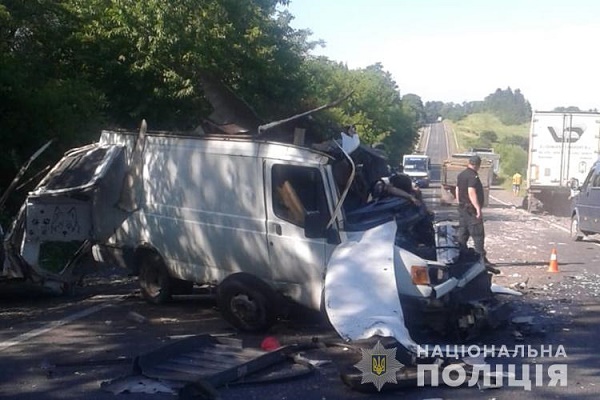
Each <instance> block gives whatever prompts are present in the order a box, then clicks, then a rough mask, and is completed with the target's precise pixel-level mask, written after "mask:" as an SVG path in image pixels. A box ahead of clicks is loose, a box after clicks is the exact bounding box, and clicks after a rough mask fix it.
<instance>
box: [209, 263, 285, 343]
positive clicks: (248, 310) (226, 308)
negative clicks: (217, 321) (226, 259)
mask: <svg viewBox="0 0 600 400" xmlns="http://www.w3.org/2000/svg"><path fill="white" fill-rule="evenodd" d="M277 304H278V301H277V294H276V293H275V291H274V290H273V289H272V288H271V287H270V286H269V285H267V284H266V283H265V282H263V281H262V280H261V279H259V278H257V277H255V276H253V275H250V274H245V273H237V274H233V275H230V276H228V277H227V278H225V279H224V280H223V282H221V284H220V285H219V286H218V287H217V305H218V307H219V309H220V311H221V314H222V315H223V318H224V319H225V320H226V321H227V322H229V323H230V324H231V325H233V326H234V327H235V328H236V329H239V330H240V331H244V332H262V331H266V330H267V329H269V328H270V327H271V326H272V325H273V324H274V323H275V321H276V320H277V315H278V309H277Z"/></svg>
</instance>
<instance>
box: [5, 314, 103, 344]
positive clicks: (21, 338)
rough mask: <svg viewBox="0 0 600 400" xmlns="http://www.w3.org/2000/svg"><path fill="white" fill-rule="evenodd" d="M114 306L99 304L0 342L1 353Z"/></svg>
mask: <svg viewBox="0 0 600 400" xmlns="http://www.w3.org/2000/svg"><path fill="white" fill-rule="evenodd" d="M112 305H113V303H103V304H98V305H95V306H93V307H90V308H88V309H85V310H82V311H79V312H76V313H75V314H71V315H69V316H67V317H65V318H63V319H60V320H58V321H52V322H49V323H47V324H45V325H44V326H42V327H41V328H37V329H33V330H31V331H29V332H25V333H23V334H21V335H19V336H17V337H15V338H13V339H10V340H6V341H4V342H0V351H4V350H6V349H8V348H9V347H13V346H16V345H19V344H21V343H23V342H25V341H27V340H29V339H31V338H34V337H36V336H40V335H43V334H44V333H48V332H50V331H51V330H53V329H56V328H58V327H61V326H63V325H66V324H68V323H70V322H73V321H76V320H78V319H81V318H85V317H87V316H88V315H92V314H94V313H96V312H98V311H100V310H103V309H105V308H107V307H110V306H112Z"/></svg>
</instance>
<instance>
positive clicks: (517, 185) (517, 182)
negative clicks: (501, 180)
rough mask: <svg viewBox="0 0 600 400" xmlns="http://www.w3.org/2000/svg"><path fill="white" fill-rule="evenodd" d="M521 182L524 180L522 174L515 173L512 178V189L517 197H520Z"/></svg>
mask: <svg viewBox="0 0 600 400" xmlns="http://www.w3.org/2000/svg"><path fill="white" fill-rule="evenodd" d="M521 180H522V176H521V174H520V173H518V172H515V174H514V175H513V176H512V189H513V194H514V195H515V196H518V195H519V193H520V192H521Z"/></svg>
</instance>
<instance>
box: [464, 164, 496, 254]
mask: <svg viewBox="0 0 600 400" xmlns="http://www.w3.org/2000/svg"><path fill="white" fill-rule="evenodd" d="M479 167H481V158H480V157H479V156H477V155H474V156H471V157H470V158H469V164H468V165H467V168H465V170H464V171H462V172H461V173H460V174H458V177H457V178H456V199H457V201H458V216H459V227H458V235H457V236H458V243H459V245H460V246H461V247H462V248H466V247H467V241H468V240H469V237H472V238H473V243H474V247H475V251H476V252H477V253H479V254H480V255H481V256H482V257H483V258H484V261H485V263H486V265H490V266H491V265H492V264H491V263H490V262H489V261H488V259H487V257H486V256H485V249H484V241H485V230H484V229H483V213H482V211H481V210H482V208H483V200H484V198H483V185H482V184H481V181H480V180H479V174H478V173H477V171H479Z"/></svg>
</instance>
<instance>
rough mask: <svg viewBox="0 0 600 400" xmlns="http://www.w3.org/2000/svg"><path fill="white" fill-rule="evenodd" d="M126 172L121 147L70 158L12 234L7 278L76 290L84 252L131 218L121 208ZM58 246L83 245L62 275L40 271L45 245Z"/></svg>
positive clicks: (92, 148) (80, 151) (45, 182)
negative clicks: (75, 272)
mask: <svg viewBox="0 0 600 400" xmlns="http://www.w3.org/2000/svg"><path fill="white" fill-rule="evenodd" d="M126 171H127V162H126V159H125V151H124V149H123V148H122V147H120V146H100V145H97V144H92V145H88V146H84V147H80V148H77V149H73V150H70V151H69V152H67V153H66V154H65V155H64V157H63V158H62V159H61V160H60V161H59V162H58V163H57V164H56V165H55V166H54V167H53V168H52V169H51V170H50V172H49V173H48V174H47V175H46V176H45V177H44V178H43V179H42V181H41V182H40V183H39V184H38V185H37V187H36V188H35V189H34V190H33V191H32V192H30V193H29V195H28V197H27V199H26V202H25V203H24V205H23V206H22V207H21V210H20V211H19V213H18V215H17V217H16V218H15V220H14V221H13V224H12V226H11V229H10V230H9V231H8V232H7V234H6V237H5V238H4V243H3V245H4V250H5V253H6V259H5V261H4V264H3V269H2V278H6V279H27V280H29V281H31V282H34V283H41V284H43V285H45V286H48V287H51V288H54V289H58V290H64V289H65V288H67V287H70V284H71V283H72V282H71V281H72V280H73V279H75V276H74V275H73V274H72V272H73V268H75V266H76V261H77V260H79V259H80V258H81V257H82V252H83V251H84V250H85V251H87V250H89V248H90V246H91V242H93V241H102V240H105V239H106V238H108V237H109V236H110V235H111V234H112V233H113V232H114V229H115V228H116V227H117V226H118V225H120V224H121V223H122V221H123V220H124V219H125V217H126V216H127V213H126V212H124V211H122V210H119V209H117V208H116V207H115V205H116V203H117V201H118V199H119V196H120V194H121V183H122V182H123V178H124V176H125V172H126ZM56 242H81V243H83V244H82V246H81V247H80V250H79V251H77V252H76V253H75V254H74V255H73V257H72V258H71V259H70V260H69V261H68V262H67V263H66V266H65V267H64V268H63V270H62V271H61V272H59V273H53V272H50V271H47V270H45V269H44V268H43V267H41V266H40V265H39V257H40V249H41V245H42V244H43V243H56Z"/></svg>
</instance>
